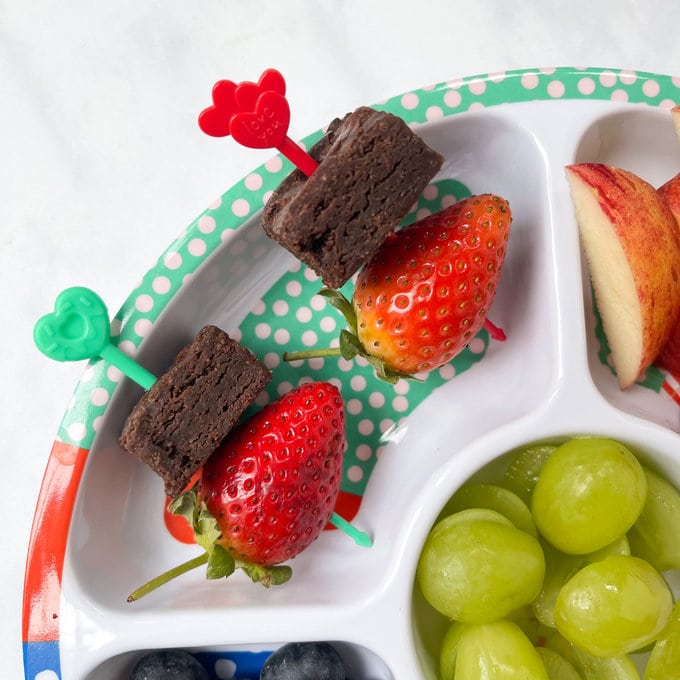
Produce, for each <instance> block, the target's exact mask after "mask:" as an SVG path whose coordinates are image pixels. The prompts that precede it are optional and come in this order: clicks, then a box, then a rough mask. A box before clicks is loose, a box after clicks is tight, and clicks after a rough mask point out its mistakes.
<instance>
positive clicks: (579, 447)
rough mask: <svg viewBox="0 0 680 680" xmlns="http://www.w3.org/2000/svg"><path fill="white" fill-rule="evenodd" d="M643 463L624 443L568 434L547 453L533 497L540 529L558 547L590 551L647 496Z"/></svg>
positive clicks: (620, 528) (629, 521)
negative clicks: (562, 441)
mask: <svg viewBox="0 0 680 680" xmlns="http://www.w3.org/2000/svg"><path fill="white" fill-rule="evenodd" d="M646 490H647V480H646V478H645V473H644V471H643V469H642V466H641V465H640V463H639V462H638V460H637V459H636V458H635V456H634V455H633V454H632V453H631V452H630V451H629V450H628V449H627V448H626V447H625V446H623V444H620V443H618V442H615V441H613V440H611V439H601V438H597V437H591V438H579V439H571V440H570V441H568V442H566V443H565V444H562V445H561V446H559V447H558V448H557V449H556V450H555V452H554V453H553V454H552V455H551V456H550V457H549V458H548V460H547V461H546V463H545V465H544V466H543V469H542V470H541V472H540V474H539V475H538V481H537V482H536V487H535V488H534V493H533V495H532V497H531V512H532V514H533V516H534V521H535V522H536V526H537V528H538V531H539V533H540V534H542V535H543V536H544V537H545V538H546V540H548V541H549V542H550V543H552V545H554V546H555V547H556V548H557V549H558V550H561V551H562V552H565V553H570V554H584V553H589V552H593V551H595V550H598V549H600V548H603V547H604V546H606V545H608V544H609V543H611V542H612V541H614V540H616V539H617V538H618V537H619V536H621V535H622V534H625V533H626V532H627V531H628V529H630V527H631V526H632V525H633V524H634V522H635V520H637V518H638V516H639V515H640V512H641V511H642V507H643V505H644V502H645V495H646Z"/></svg>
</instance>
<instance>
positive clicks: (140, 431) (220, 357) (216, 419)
mask: <svg viewBox="0 0 680 680" xmlns="http://www.w3.org/2000/svg"><path fill="white" fill-rule="evenodd" d="M270 378H271V372H270V371H269V369H268V368H267V367H266V366H265V365H264V364H263V363H262V362H260V361H259V359H257V358H256V357H255V355H254V354H253V353H252V352H251V351H250V350H248V349H247V348H245V347H243V346H242V345H241V344H239V343H238V342H237V341H236V340H233V339H232V338H230V337H229V336H228V335H227V333H225V332H224V331H222V330H220V329H219V328H217V327H216V326H205V327H204V328H202V329H201V330H200V331H199V333H198V335H197V336H196V338H195V339H194V340H193V341H192V342H191V343H190V344H189V345H187V346H186V347H185V348H184V349H183V350H182V351H181V352H180V353H179V354H178V355H177V356H176V357H175V360H174V362H173V364H172V366H171V367H170V369H169V370H168V371H167V373H165V374H163V376H161V377H160V378H159V379H158V380H157V381H156V382H155V383H154V385H153V386H152V387H151V389H150V390H148V392H146V393H145V394H144V395H143V396H142V398H141V399H140V400H139V402H138V403H137V405H136V406H135V408H134V410H133V411H132V413H131V414H130V415H129V417H128V419H127V421H126V423H125V426H124V428H123V433H122V435H121V437H120V444H121V446H122V447H123V448H124V449H125V450H126V451H128V452H129V453H132V454H133V455H135V456H136V457H137V458H139V460H141V461H142V462H143V463H146V464H147V465H148V466H149V467H151V468H152V469H153V470H154V471H155V472H156V473H157V474H159V475H160V476H161V478H162V479H163V481H164V483H165V493H166V494H167V495H168V496H171V497H175V496H177V495H179V494H180V493H181V492H182V491H183V490H184V488H185V487H186V485H187V484H188V483H189V481H190V479H191V477H192V475H193V474H194V473H195V472H196V471H197V470H198V469H199V468H200V467H201V466H202V465H203V463H205V461H206V460H207V459H208V458H209V457H210V455H211V454H212V453H213V452H214V451H215V449H217V447H218V446H219V445H220V443H221V442H222V440H223V439H224V438H225V437H226V435H227V434H228V433H229V431H230V430H231V429H232V428H233V427H234V426H235V425H236V424H237V422H238V420H239V418H240V417H241V415H242V414H243V412H244V411H245V410H246V409H247V408H248V407H249V406H250V405H251V404H252V403H253V401H254V400H255V398H256V397H257V396H258V395H259V394H260V392H261V391H262V390H263V389H264V387H265V386H266V384H267V383H268V382H269V380H270Z"/></svg>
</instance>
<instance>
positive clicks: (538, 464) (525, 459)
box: [501, 444, 557, 505]
mask: <svg viewBox="0 0 680 680" xmlns="http://www.w3.org/2000/svg"><path fill="white" fill-rule="evenodd" d="M556 448H557V447H556V446H552V445H549V444H537V445H535V446H528V447H527V448H525V449H521V450H519V451H517V453H515V455H514V457H513V459H512V461H511V462H510V465H509V466H508V469H507V470H506V472H505V475H504V476H503V481H502V482H501V484H502V485H503V486H504V487H505V488H506V489H509V490H510V491H512V492H514V493H515V494H517V495H518V496H519V497H520V498H521V499H522V500H523V501H524V502H525V503H526V504H527V505H528V504H529V503H530V502H531V494H532V493H533V492H534V487H535V486H536V480H537V479H538V473H539V472H540V471H541V469H542V468H543V466H544V465H545V461H546V460H548V458H549V457H550V456H551V455H552V453H553V451H554V450H555V449H556Z"/></svg>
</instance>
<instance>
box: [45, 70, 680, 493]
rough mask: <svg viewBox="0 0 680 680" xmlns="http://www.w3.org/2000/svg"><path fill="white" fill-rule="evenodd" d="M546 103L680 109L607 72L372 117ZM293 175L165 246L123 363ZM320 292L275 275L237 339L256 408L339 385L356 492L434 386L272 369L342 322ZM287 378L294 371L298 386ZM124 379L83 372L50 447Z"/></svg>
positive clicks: (438, 99) (416, 120) (424, 96)
mask: <svg viewBox="0 0 680 680" xmlns="http://www.w3.org/2000/svg"><path fill="white" fill-rule="evenodd" d="M554 99H581V100H611V101H615V102H629V103H635V104H646V105H649V106H656V107H661V108H666V109H670V108H672V107H673V106H675V105H676V104H678V103H680V77H672V76H667V75H657V74H650V73H645V72H635V71H630V70H619V69H607V68H574V67H561V68H542V69H526V70H516V71H506V72H498V73H489V74H484V75H478V76H471V77H466V78H459V79H454V80H450V81H447V82H442V83H437V84H434V85H431V86H428V87H423V88H422V89H419V90H415V91H412V92H407V93H404V94H401V95H398V96H395V97H393V98H391V99H389V100H387V101H384V102H381V103H378V104H376V105H375V108H377V109H380V110H385V111H389V112H391V113H394V114H395V115H398V116H400V117H401V118H403V119H404V120H405V121H406V122H407V123H408V124H409V125H411V126H412V127H414V128H417V126H418V125H419V124H423V123H427V122H429V121H433V120H437V119H440V118H444V117H448V116H452V115H456V114H458V113H462V112H466V111H475V110H479V109H482V108H484V107H492V106H497V105H500V104H507V103H519V102H530V101H537V100H554ZM321 134H322V132H321V131H320V130H319V131H317V132H315V133H314V134H312V135H309V136H308V137H306V138H305V139H304V140H303V141H302V144H303V145H304V146H310V145H311V144H313V143H314V142H315V141H317V140H318V139H319V138H320V136H321ZM291 169H292V166H291V165H290V163H289V162H288V161H286V160H284V159H282V158H281V157H280V156H274V157H272V158H271V159H269V160H268V161H267V162H266V163H264V164H263V165H261V166H260V167H258V168H256V169H255V170H254V171H253V172H251V173H250V174H248V175H247V176H246V177H244V178H243V179H242V180H241V181H240V182H238V183H237V184H235V185H234V186H233V187H231V188H230V189H228V190H227V191H226V192H225V193H224V194H223V195H222V196H221V197H220V198H219V199H218V200H217V201H215V202H214V203H213V204H212V205H210V206H209V207H208V209H207V210H206V211H205V212H203V213H202V214H201V215H200V216H199V217H198V218H197V219H196V220H195V221H194V222H192V223H191V224H190V225H189V226H188V227H187V229H186V230H185V231H184V232H183V233H182V234H180V235H179V236H178V237H177V238H176V239H175V240H174V241H173V242H172V243H171V245H170V246H169V248H168V249H167V250H166V251H165V252H164V253H163V254H162V255H161V257H160V258H159V259H158V261H157V262H156V264H155V265H154V266H153V267H152V268H151V269H150V270H149V271H148V272H147V273H146V274H145V276H144V277H143V278H142V280H141V281H140V283H139V285H138V287H137V288H136V289H135V290H133V291H132V293H131V294H130V296H129V297H128V299H127V300H126V302H125V303H124V305H123V307H122V308H121V310H120V311H119V312H118V314H117V315H116V318H115V319H114V320H113V321H112V334H113V341H114V342H115V343H117V344H118V346H119V347H120V348H121V349H122V350H123V351H125V352H126V353H128V354H130V355H134V354H135V353H136V351H137V349H138V347H139V346H140V344H141V343H142V342H143V340H144V338H145V337H146V336H147V335H148V334H149V333H150V332H151V330H152V328H153V325H154V322H155V320H156V319H157V318H158V316H159V314H160V313H161V312H162V311H163V310H164V309H165V307H166V306H167V305H168V303H169V302H170V300H171V299H172V298H173V296H174V295H175V294H176V293H177V292H178V291H179V290H180V289H181V288H182V286H183V285H185V284H186V283H187V282H188V281H189V280H190V279H191V276H192V275H193V274H194V272H195V271H196V270H197V268H198V267H199V266H200V265H201V264H202V263H203V262H204V261H205V260H206V259H207V258H208V256H209V255H211V254H212V253H214V252H215V251H216V249H218V248H220V247H229V241H230V240H232V239H233V237H234V235H235V232H236V230H238V229H239V227H241V225H243V224H244V223H245V222H246V221H247V220H248V219H250V218H251V217H253V216H254V215H256V213H257V212H258V211H259V210H260V209H261V208H262V206H263V205H264V204H265V203H266V201H267V199H268V197H269V195H270V193H271V191H272V190H273V189H274V188H275V187H276V186H277V185H278V184H279V183H280V182H281V180H282V179H283V178H284V177H285V176H286V175H287V174H288V173H289V172H290V170H291ZM463 195H467V190H466V189H465V188H464V187H463V186H462V185H461V186H458V187H454V188H451V187H450V186H449V187H445V186H444V187H443V186H442V185H441V183H440V184H438V185H436V186H435V185H432V186H430V187H428V189H427V190H426V192H425V194H424V196H423V198H422V200H421V203H420V204H419V206H418V211H417V213H415V214H413V215H411V216H410V217H409V219H410V220H413V219H416V218H420V217H422V216H423V215H425V214H428V213H429V212H434V211H435V210H436V209H439V208H440V207H442V206H444V205H446V203H447V202H448V201H450V200H454V199H456V198H461V197H462V196H463ZM236 245H237V243H236V242H235V243H234V246H236ZM236 254H238V253H236ZM286 286H287V287H288V290H286ZM319 287H320V286H319V283H318V281H316V277H315V276H314V275H313V274H312V273H311V272H309V271H308V270H306V269H305V268H304V267H294V268H293V269H292V270H291V271H287V272H282V278H281V279H280V280H279V282H278V283H277V284H275V286H274V287H273V288H272V289H271V290H270V291H269V293H267V295H265V296H264V297H263V300H262V301H261V302H260V303H258V305H257V306H256V307H255V308H254V309H253V310H252V312H251V314H250V315H249V316H248V318H246V319H245V320H244V323H243V324H242V325H241V328H240V332H241V340H242V341H243V342H244V344H246V345H248V346H250V347H251V348H252V349H253V351H255V353H256V354H258V355H259V356H261V358H263V360H265V361H266V362H268V363H269V365H270V366H272V368H273V370H274V375H275V379H274V380H273V382H272V386H271V387H270V390H269V392H268V396H266V397H264V400H265V401H266V400H267V399H269V398H272V397H274V396H275V395H276V394H277V393H281V391H282V390H285V388H286V387H288V386H292V385H294V384H297V383H299V382H303V381H305V380H310V379H330V380H333V381H335V382H340V383H341V384H342V387H343V393H344V395H345V396H346V398H347V406H348V426H349V425H352V423H351V422H349V421H351V420H352V418H354V417H355V418H356V423H354V424H353V425H352V426H353V427H355V431H354V433H353V435H352V436H350V437H348V439H349V440H350V441H349V447H348V453H349V458H350V460H349V461H348V463H347V465H346V480H345V487H346V488H347V490H350V491H354V492H358V493H361V491H362V490H363V486H364V484H365V481H366V479H367V476H368V473H369V472H370V469H371V467H372V464H373V463H374V462H375V458H376V457H377V456H378V455H379V450H380V446H379V442H380V441H384V439H385V437H386V436H387V435H386V433H387V432H393V431H395V429H396V430H398V428H399V424H400V422H401V421H402V419H403V418H404V417H405V415H407V413H408V412H409V411H410V410H412V408H414V407H415V405H417V403H419V402H420V401H421V400H422V398H424V396H425V395H426V393H429V392H431V390H432V388H433V387H436V385H435V384H433V383H434V382H436V381H432V380H428V383H427V384H428V387H427V388H424V387H422V386H420V385H418V384H417V383H409V384H407V385H404V384H401V383H400V384H398V385H397V386H396V387H391V386H389V387H388V388H386V387H384V386H382V385H381V386H380V387H376V386H375V383H374V378H373V377H372V376H371V375H369V372H368V371H362V372H361V373H358V372H356V371H349V370H346V369H347V367H343V366H341V367H340V370H338V365H337V364H336V365H335V368H334V370H332V371H330V372H329V373H326V372H325V370H324V367H323V366H322V365H321V364H322V363H323V362H321V364H319V363H317V364H316V365H315V364H313V363H308V365H306V366H305V370H302V371H301V370H300V366H299V364H298V365H297V366H291V365H287V366H286V367H285V370H284V367H282V366H281V365H280V363H279V362H278V360H277V359H275V358H274V356H275V351H276V348H277V344H280V343H277V337H278V338H279V339H281V338H284V337H285V338H286V339H287V340H290V341H291V342H290V344H291V346H292V347H295V346H296V345H295V342H298V345H297V346H301V345H300V343H302V345H305V344H309V343H310V342H311V341H312V339H313V340H314V341H317V340H318V341H319V343H322V342H324V341H330V340H331V336H332V335H333V334H334V333H335V331H336V326H337V325H338V324H339V323H340V322H339V320H338V317H337V315H336V314H335V310H329V309H328V308H326V307H325V303H324V302H323V301H322V300H321V299H320V298H319V296H318V295H315V293H316V292H317V291H318V289H319ZM291 291H292V292H293V294H291ZM293 304H294V305H295V307H296V309H297V312H296V319H297V326H295V328H296V330H297V331H298V332H299V336H298V337H297V339H295V338H293V339H291V336H292V335H293V331H292V330H291V324H290V317H286V321H285V323H282V321H281V320H282V319H283V318H284V317H283V315H282V314H281V310H284V309H286V310H287V309H288V308H289V307H290V306H292V305H293ZM315 319H316V321H315ZM277 323H278V325H277ZM315 323H316V325H314V324H315ZM262 324H264V325H262ZM294 325H295V324H294ZM277 333H278V336H277ZM478 338H479V339H478V340H477V341H476V343H473V344H471V349H470V350H469V351H468V352H467V353H466V355H465V356H462V357H460V359H458V361H456V360H454V362H452V364H451V366H449V367H445V368H444V369H443V370H441V371H439V375H438V377H437V379H438V380H439V381H445V380H448V379H450V378H451V377H453V375H455V374H456V373H459V372H460V371H462V370H466V368H468V367H469V366H470V365H472V363H474V362H475V361H477V360H479V359H480V358H481V357H482V356H483V354H484V351H485V348H486V343H487V341H488V337H487V336H485V334H484V333H482V334H480V336H478ZM253 345H254V346H253ZM279 349H280V348H279ZM273 352H274V353H273ZM343 368H344V369H345V370H343ZM292 371H296V373H295V375H293V373H291V372H292ZM344 376H347V377H346V378H345V377H344ZM122 377H123V376H122V375H121V374H120V372H119V371H118V370H117V369H115V368H113V367H111V366H109V365H108V364H105V363H104V362H102V361H93V362H91V363H90V364H88V366H87V368H86V370H85V371H84V373H83V375H82V377H81V379H80V381H79V382H78V384H77V386H76V389H75V391H74V394H73V398H72V400H71V403H70V405H69V406H68V408H67V410H66V413H65V415H64V418H63V420H62V423H61V425H60V427H59V431H58V438H59V439H61V440H63V441H66V442H68V443H70V444H74V445H76V446H79V447H82V448H85V449H89V448H90V447H91V445H92V442H93V440H94V437H95V435H96V432H97V428H98V427H99V424H100V422H101V418H102V415H103V414H104V412H105V410H106V407H107V404H108V403H109V401H110V399H111V396H112V394H113V392H114V391H115V389H116V386H117V385H118V384H119V383H120V381H121V379H122ZM386 390H387V391H386ZM407 392H408V394H409V396H408V397H407V396H406V393H407ZM260 405H261V403H260ZM354 435H355V436H354Z"/></svg>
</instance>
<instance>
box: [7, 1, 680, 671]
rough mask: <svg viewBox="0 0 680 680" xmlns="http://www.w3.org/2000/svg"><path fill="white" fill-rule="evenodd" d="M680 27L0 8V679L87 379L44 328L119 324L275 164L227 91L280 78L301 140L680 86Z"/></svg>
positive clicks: (276, 8) (356, 12)
mask: <svg viewBox="0 0 680 680" xmlns="http://www.w3.org/2000/svg"><path fill="white" fill-rule="evenodd" d="M677 26H680V3H677V2H673V1H672V0H598V2H594V1H593V0H534V1H531V0H514V1H513V2H508V1H507V0H474V1H472V2H468V3H463V2H451V0H442V1H440V0H437V1H426V0H421V2H415V1H414V0H408V1H404V0H372V1H369V0H366V1H364V2H359V1H358V0H357V1H354V2H352V1H349V0H347V1H344V2H343V1H340V0H336V1H334V2H333V1H331V0H288V1H287V2H281V1H280V0H279V1H277V0H259V1H254V0H202V1H201V2H193V3H191V2H179V1H177V0H163V1H161V0H147V1H146V2H140V1H139V0H118V2H113V3H97V2H85V0H71V1H70V2H56V0H0V180H1V181H0V277H1V278H0V286H1V291H2V292H1V293H0V296H1V297H0V299H1V300H2V307H1V309H2V331H1V332H0V338H1V340H0V342H1V343H2V345H1V350H2V351H1V352H0V376H2V378H1V379H0V380H1V384H2V390H1V391H0V394H1V395H2V396H1V399H2V401H1V402H0V423H1V424H2V447H1V449H2V450H1V453H0V466H1V468H0V469H1V472H2V479H3V480H4V489H3V493H2V497H3V503H2V506H3V517H4V526H3V527H2V529H1V530H0V535H1V536H2V538H1V539H0V540H1V543H0V555H1V557H0V645H1V647H0V669H2V670H1V671H0V676H1V677H2V678H3V679H4V678H7V679H8V680H10V679H12V678H22V677H23V671H22V663H21V634H20V619H21V591H22V587H23V571H24V561H25V555H26V547H27V542H28V536H29V531H30V525H31V520H32V515H33V509H34V506H35V501H36V499H37V495H38V490H39V485H40V481H41V478H42V474H43V470H44V466H45V462H46V460H47V456H48V453H49V450H50V447H51V444H52V440H53V438H54V436H55V433H56V430H57V427H58V425H59V421H60V420H61V416H62V414H63V411H64V408H65V406H66V404H67V403H68V401H69V399H70V396H71V392H72V390H73V387H74V386H75V384H76V381H77V379H78V377H79V376H80V373H81V371H82V369H83V367H84V366H83V365H64V364H56V363H53V362H50V361H49V360H48V359H46V358H44V357H43V356H42V355H41V354H39V353H38V351H37V350H36V349H35V348H34V346H33V344H32V339H31V338H32V327H33V324H34V323H35V321H36V320H37V318H38V317H39V316H41V315H42V314H44V313H46V312H48V311H50V310H51V308H52V303H53V300H54V298H55V297H56V295H57V294H58V293H59V292H60V291H61V290H62V289H63V288H66V287H68V286H71V285H85V286H89V287H91V288H93V289H95V290H96V291H97V292H98V293H99V294H100V295H101V296H102V298H103V299H104V300H105V301H106V303H107V305H108V306H109V310H110V311H111V314H113V313H115V311H117V310H118V308H119V307H120V305H121V304H122V302H123V301H124V300H125V298H126V297H127V295H128V293H129V292H130V291H131V290H132V288H133V287H134V286H135V285H136V282H137V280H138V278H139V277H140V276H141V275H142V274H143V273H144V272H145V271H146V270H147V269H148V268H149V266H151V265H152V264H153V262H154V261H155V259H156V258H157V256H158V255H159V254H160V253H161V252H162V251H163V250H164V249H165V247H166V246H167V245H168V244H169V243H170V242H171V241H172V240H173V239H174V237H175V236H176V235H177V234H178V233H179V232H180V231H181V230H182V229H183V228H184V227H185V226H186V225H187V224H188V223H189V222H190V221H192V220H193V219H194V218H195V217H196V216H197V215H198V214H199V213H200V212H202V210H203V209H204V208H205V207H207V205H208V204H209V203H210V202H212V200H213V199H215V198H217V197H218V196H219V195H220V194H221V193H223V191H224V190H225V189H227V188H228V187H229V186H230V185H231V184H233V183H234V182H235V181H236V180H238V179H239V178H240V177H242V176H243V175H244V174H246V173H247V172H248V171H249V170H251V169H252V168H254V167H256V166H257V165H259V164H260V163H262V162H263V161H264V160H266V159H267V158H269V157H270V156H271V155H272V152H269V151H261V152H256V151H253V150H248V149H242V148H240V147H238V146H237V145H236V144H235V143H234V142H233V140H229V139H227V140H215V139H212V138H209V137H206V136H205V135H204V134H203V133H201V132H200V130H199V129H198V127H197V125H196V116H197V113H198V112H199V111H200V110H201V109H202V108H203V107H204V106H206V105H207V104H208V103H209V94H210V89H211V87H212V84H213V83H214V82H215V81H216V80H218V79H220V78H229V79H232V80H235V81H242V80H256V79H257V78H258V77H259V74H260V73H261V72H262V70H264V69H265V68H267V67H270V66H273V67H276V68H278V69H279V70H280V71H281V72H282V73H283V74H284V76H285V78H286V80H287V83H288V98H289V101H290V103H291V109H292V122H291V127H290V131H289V134H290V136H291V137H292V138H294V139H295V138H300V137H304V136H305V135H306V134H308V133H310V132H312V131H314V130H316V129H318V128H320V127H322V126H323V125H325V124H327V123H328V121H329V120H330V119H332V118H333V117H335V116H336V115H341V114H344V113H346V112H348V111H350V110H352V109H353V108H355V107H356V106H358V105H360V104H370V103H373V102H376V101H380V100H382V99H385V98H387V97H389V96H391V95H395V94H399V93H401V92H404V91H407V90H410V89H414V88H419V87H422V86H424V85H428V84H430V83H434V82H438V81H443V80H447V79H452V78H455V77H458V76H466V75H474V74H478V73H479V74H481V73H487V72H493V71H498V70H507V69H514V68H524V67H536V66H603V67H614V68H628V69H633V70H644V71H653V72H657V73H666V74H670V75H680V42H678V40H677V35H675V33H676V32H675V31H673V30H672V27H677ZM559 124H560V123H559V120H556V121H555V125H559Z"/></svg>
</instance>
